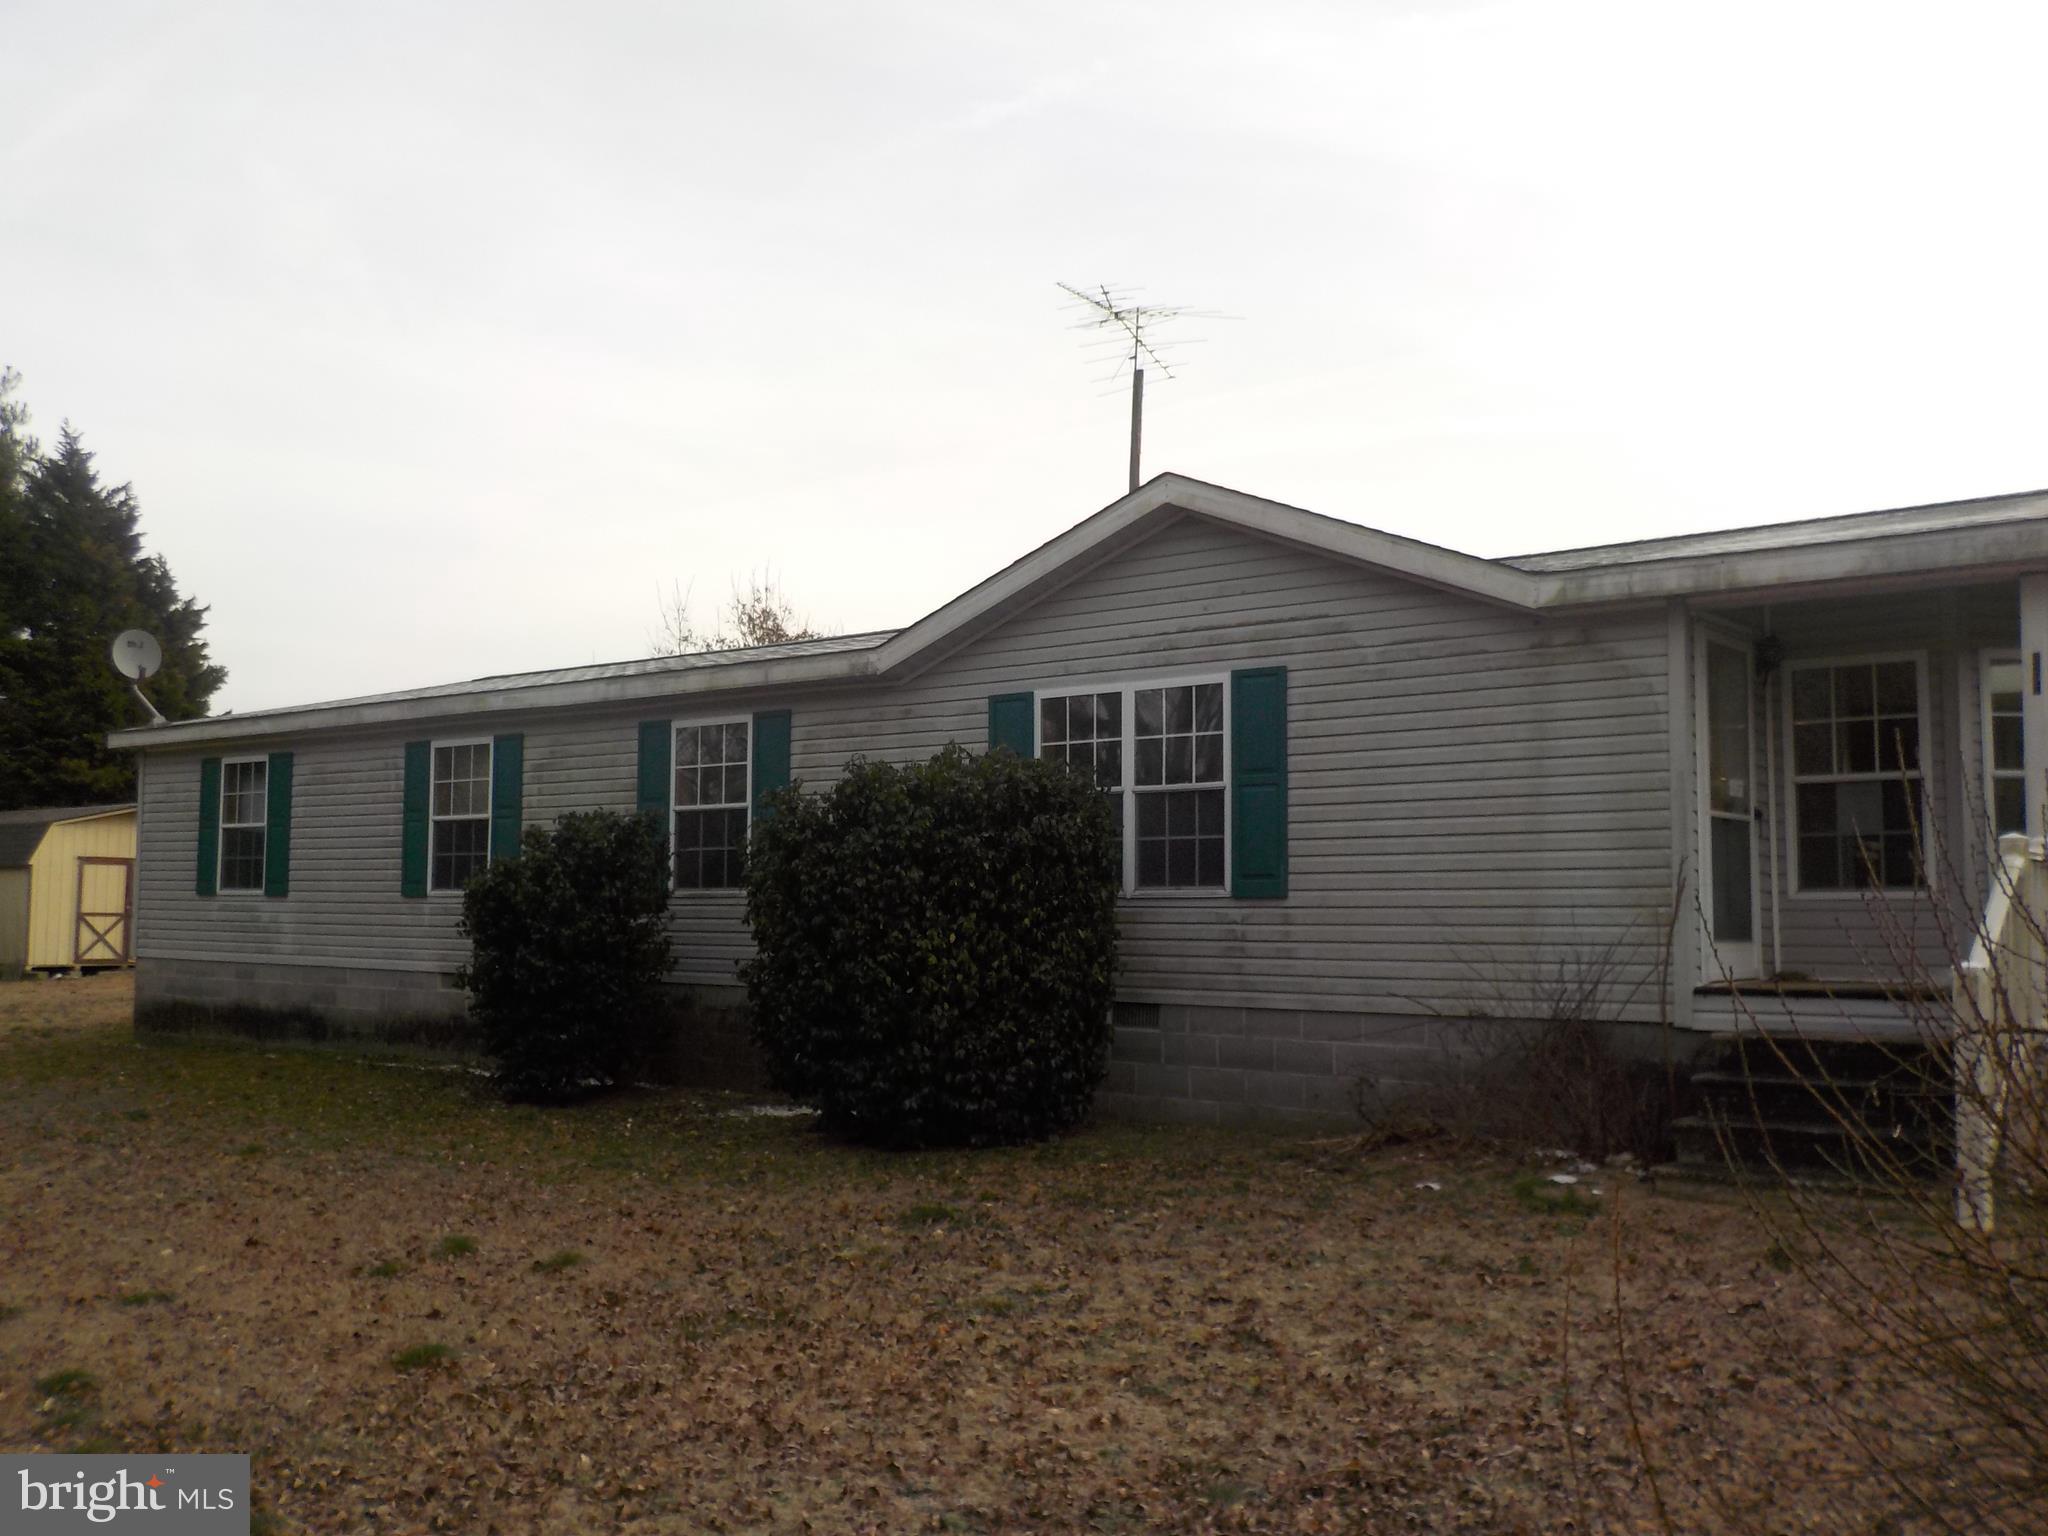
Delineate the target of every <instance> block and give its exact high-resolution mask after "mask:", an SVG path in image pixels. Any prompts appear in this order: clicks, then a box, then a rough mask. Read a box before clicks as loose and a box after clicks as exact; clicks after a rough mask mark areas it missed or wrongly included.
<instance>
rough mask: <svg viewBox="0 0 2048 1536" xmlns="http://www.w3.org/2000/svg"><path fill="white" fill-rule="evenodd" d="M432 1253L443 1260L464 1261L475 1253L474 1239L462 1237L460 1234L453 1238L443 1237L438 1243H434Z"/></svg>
mask: <svg viewBox="0 0 2048 1536" xmlns="http://www.w3.org/2000/svg"><path fill="white" fill-rule="evenodd" d="M434 1252H436V1253H438V1254H439V1255H440V1256H441V1257H442V1258H444V1259H466V1258H468V1257H469V1256H470V1255H471V1254H472V1253H475V1252H476V1239H475V1238H473V1237H464V1236H462V1235H461V1234H460V1233H456V1234H455V1235H453V1236H450V1237H444V1238H442V1239H441V1241H440V1242H438V1243H436V1244H435V1245H434Z"/></svg>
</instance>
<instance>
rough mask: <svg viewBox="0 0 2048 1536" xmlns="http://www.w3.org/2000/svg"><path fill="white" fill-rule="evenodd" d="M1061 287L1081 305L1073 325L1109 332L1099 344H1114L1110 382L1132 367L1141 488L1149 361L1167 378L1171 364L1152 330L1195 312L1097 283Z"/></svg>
mask: <svg viewBox="0 0 2048 1536" xmlns="http://www.w3.org/2000/svg"><path fill="white" fill-rule="evenodd" d="M1059 286H1060V288H1061V290H1062V291H1064V292H1065V293H1066V294H1067V295H1068V296H1069V297H1070V298H1072V299H1073V300H1074V301H1075V304H1076V305H1077V306H1078V307H1079V308H1080V309H1081V310H1082V312H1083V315H1084V318H1083V319H1082V320H1081V321H1080V322H1079V323H1078V324H1077V325H1076V326H1075V327H1074V329H1075V330H1077V331H1080V330H1087V331H1104V332H1107V333H1108V334H1107V335H1106V336H1105V337H1103V338H1102V340H1101V341H1099V342H1097V343H1095V345H1096V346H1098V347H1105V348H1106V347H1108V346H1114V347H1115V349H1116V354H1115V364H1114V366H1113V367H1112V368H1111V369H1110V371H1109V373H1108V375H1107V376H1106V382H1110V383H1114V382H1115V381H1116V380H1117V379H1118V378H1119V377H1120V376H1121V375H1122V373H1123V371H1124V369H1125V368H1126V367H1128V368H1129V369H1130V370H1131V486H1130V488H1131V489H1132V490H1134V491H1135V490H1136V489H1137V488H1138V460H1139V455H1140V450H1141V448H1142V446H1143V444H1144V439H1145V365H1146V364H1147V363H1148V362H1149V363H1150V364H1152V366H1153V367H1155V368H1157V369H1158V370H1159V371H1160V372H1161V373H1163V374H1165V375H1166V377H1168V378H1169V379H1170V378H1172V377H1173V376H1174V374H1173V369H1172V368H1170V367H1168V366H1167V362H1166V359H1165V358H1164V357H1163V356H1161V355H1160V350H1159V348H1158V347H1157V346H1156V345H1155V344H1154V341H1153V339H1152V337H1151V335H1150V333H1151V332H1153V331H1156V330H1157V328H1158V327H1160V326H1162V325H1164V324H1166V323H1167V322H1168V321H1170V320H1177V319H1179V318H1181V317H1182V316H1183V315H1191V314H1195V313H1197V311H1195V310H1191V309H1188V308H1187V307H1186V306H1184V305H1178V304H1141V303H1139V302H1138V301H1137V299H1136V298H1135V296H1133V295H1132V294H1131V293H1129V292H1126V291H1123V290H1120V289H1114V288H1110V287H1108V286H1106V285H1100V284H1098V285H1097V286H1096V287H1095V288H1093V289H1092V290H1091V289H1085V288H1077V287H1075V286H1074V285H1073V284H1072V283H1061V284H1060V285H1059Z"/></svg>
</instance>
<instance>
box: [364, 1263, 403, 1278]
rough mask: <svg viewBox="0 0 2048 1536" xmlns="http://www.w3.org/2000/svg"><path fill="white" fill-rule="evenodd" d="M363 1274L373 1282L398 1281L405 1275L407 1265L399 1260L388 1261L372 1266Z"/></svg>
mask: <svg viewBox="0 0 2048 1536" xmlns="http://www.w3.org/2000/svg"><path fill="white" fill-rule="evenodd" d="M363 1273H364V1274H366V1275H368V1276H369V1277H370V1278H371V1279H372V1280H396V1279H397V1278H398V1277H399V1276H400V1275H402V1274H404V1273H405V1265H403V1264H402V1263H400V1262H399V1261H398V1260H397V1259H386V1260H384V1262H383V1263H381V1264H372V1265H371V1266H370V1267H369V1268H368V1269H366V1270H364V1271H363Z"/></svg>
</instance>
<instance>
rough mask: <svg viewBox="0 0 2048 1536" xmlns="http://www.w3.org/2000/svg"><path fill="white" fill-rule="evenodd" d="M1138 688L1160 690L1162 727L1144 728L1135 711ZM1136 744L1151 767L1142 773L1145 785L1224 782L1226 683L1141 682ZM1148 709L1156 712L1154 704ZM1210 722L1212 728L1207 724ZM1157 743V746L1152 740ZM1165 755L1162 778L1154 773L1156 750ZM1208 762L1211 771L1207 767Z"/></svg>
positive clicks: (1160, 787) (1160, 756)
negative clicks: (1154, 684)
mask: <svg viewBox="0 0 2048 1536" xmlns="http://www.w3.org/2000/svg"><path fill="white" fill-rule="evenodd" d="M1138 693H1145V694H1153V693H1156V694H1158V695H1159V708H1158V711H1157V722H1156V723H1157V725H1158V727H1159V728H1158V730H1157V731H1156V732H1155V731H1146V730H1143V729H1141V728H1140V725H1139V719H1138V716H1137V715H1136V713H1135V702H1136V699H1135V696H1136V694H1138ZM1133 706H1134V712H1133V717H1132V725H1131V731H1132V736H1131V740H1132V745H1133V749H1134V751H1135V752H1136V754H1137V756H1138V758H1139V761H1140V762H1142V763H1145V764H1146V771H1145V772H1144V773H1141V774H1137V775H1136V778H1137V787H1138V788H1139V789H1140V790H1154V791H1157V790H1166V789H1186V788H1190V787H1192V786H1195V785H1202V786H1214V785H1220V784H1222V783H1223V782H1224V780H1225V778H1226V776H1227V772H1228V770H1227V768H1226V766H1225V764H1224V762H1223V685H1222V684H1221V683H1190V684H1183V685H1180V686H1178V687H1172V688H1141V689H1136V690H1134V691H1133ZM1147 713H1151V711H1150V710H1149V709H1148V711H1147ZM1205 727H1206V728H1205ZM1153 743H1157V746H1156V747H1154V746H1153V745H1152V744H1153ZM1154 751H1156V752H1157V754H1158V759H1159V779H1158V780H1157V781H1153V780H1152V778H1151V770H1150V764H1151V759H1152V755H1153V752H1154ZM1205 765H1206V768H1207V771H1204V769H1205Z"/></svg>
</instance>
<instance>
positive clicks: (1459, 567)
mask: <svg viewBox="0 0 2048 1536" xmlns="http://www.w3.org/2000/svg"><path fill="white" fill-rule="evenodd" d="M1190 516H1192V517H1202V518H1207V519H1210V520H1212V521H1215V522H1218V523H1222V524H1225V525H1226V526H1229V527H1232V528H1236V529H1239V530H1241V531H1243V532H1245V533H1249V534H1252V535H1255V536H1257V537H1261V538H1268V539H1274V540H1278V541H1280V542H1282V543H1286V544H1290V545H1294V546H1297V547H1300V548H1305V549H1310V550H1314V551H1316V552H1318V553H1320V554H1323V555H1326V556H1329V557H1330V558H1332V559H1336V560H1342V561H1348V562H1350V563H1352V564H1356V565H1360V566H1365V567H1370V568H1372V569H1375V570H1380V571H1385V572H1389V573H1391V574H1393V575H1397V576H1401V577H1404V578H1406V579H1408V580H1411V581H1415V582H1419V583H1422V584H1424V585H1427V586H1432V587H1437V588H1440V589H1443V590H1445V591H1451V592H1458V593H1462V594H1464V595H1466V596H1470V597H1474V598H1477V599H1480V600H1482V601H1486V602H1492V603H1498V604H1502V605H1504V606H1507V607H1511V608H1518V609H1522V610H1525V611H1528V612H1551V611H1559V610H1572V609H1583V608H1593V607H1599V606H1612V605H1619V604H1630V603H1634V604H1642V603H1653V602H1663V601H1666V600H1669V599H1672V598H1707V597H1712V598H1720V599H1726V598H1729V597H1731V596H1733V595H1736V594H1747V593H1757V592H1767V591H1771V590H1774V589H1782V588H1792V587H1808V586H1814V585H1824V584H1827V583H1830V582H1843V581H1851V580H1863V581H1868V580H1886V579H1899V578H1905V579H1910V578H1915V577H1921V576H1927V575H1932V574H1935V573H1942V572H1965V571H1967V572H1970V573H1972V574H1973V575H1975V576H1977V577H1979V578H1982V577H1985V576H1989V575H1996V574H2000V573H2004V572H2010V571H2014V570H2017V569H2019V568H2021V567H2028V566H2031V567H2035V568H2038V567H2041V566H2044V565H2048V492H2038V491H2037V492H2028V493H2025V494H2022V495H2016V496H1999V497H1988V498H1985V499H1983V500H1980V501H1970V502H1952V503H1944V504H1941V505H1937V506H1928V507H1908V508H1901V509H1897V510H1893V511H1889V512H1866V513H1858V514H1854V515H1851V516H1847V517H1831V518H1816V519H1810V520H1807V521H1804V522H1793V523H1778V524H1771V525H1768V526H1763V527H1756V528H1744V529H1732V530H1726V531H1723V532H1719V533H1706V534H1694V535H1687V536H1683V537H1678V538H1655V539H1644V540H1640V541H1636V542H1633V543H1623V544H1605V545H1596V546H1591V547H1588V548H1584V549H1573V550H1561V551H1556V552H1553V553H1550V554H1538V555H1518V556H1514V557H1511V558H1508V559H1503V560H1486V559H1481V558H1480V557H1479V556H1477V555H1468V554H1464V553H1462V552H1460V551H1458V550H1454V549H1445V548H1442V547H1440V546H1438V545H1435V544H1428V543H1424V542H1423V541H1422V540H1420V539H1410V538H1404V537H1402V536H1401V535H1399V534H1392V533H1386V532H1384V531H1382V530H1380V529H1377V528H1368V527H1365V526H1363V525H1361V524H1358V523H1349V522H1345V521H1343V520H1341V519H1339V518H1334V517H1326V516H1323V515H1322V514H1320V513H1316V512H1309V511H1306V510H1304V509H1302V508H1300V507H1291V506H1288V505H1286V504H1285V503H1283V502H1277V501H1270V500H1267V499H1265V498H1263V497H1258V496H1250V495H1247V494H1245V493H1244V492H1242V491H1233V490H1231V489H1229V488H1228V487H1226V486H1220V485H1211V484H1209V483H1207V482H1206V481H1201V480H1194V479H1190V478H1188V477H1187V476H1185V475H1175V474H1162V475H1158V476H1156V477H1154V478H1153V479H1151V480H1149V481H1147V482H1146V483H1145V484H1144V485H1141V486H1139V487H1138V489H1136V490H1135V491H1132V492H1131V493H1130V494H1129V495H1127V496H1123V497H1120V498H1119V499H1118V500H1116V501H1113V502H1111V503H1110V504H1109V505H1108V506H1106V507H1104V508H1102V510H1100V511H1099V512H1096V513H1095V514H1094V515H1093V516H1091V517H1088V518H1085V519H1083V520H1082V521H1081V522H1079V523H1077V524H1075V525H1074V526H1073V527H1072V528H1069V529H1068V530H1067V531H1066V532H1064V533H1062V534H1060V535H1058V536H1057V537H1055V538H1053V539H1050V540H1048V541H1047V542H1045V543H1044V544H1041V545H1040V546H1039V547H1038V548H1037V549H1034V550H1032V551H1031V552H1030V553H1029V554H1027V555H1025V556H1023V557H1022V558H1020V559H1018V560H1015V561H1013V562H1012V563H1011V564H1009V565H1008V566H1005V567H1004V568H1003V569H1002V570H1000V571H998V572H996V573H995V574H994V575H993V576H990V577H989V578H988V579H987V580H985V581H982V582H980V583H978V584H977V585H975V586H973V587H971V588H969V589H968V590H967V591H966V592H963V593H962V594H961V595H960V596H958V597H956V598H954V599H953V600H952V601H951V602H949V603H946V604H944V605H943V606H941V607H939V608H937V609H935V610H933V611H932V612H931V613H929V614H927V615H925V617H924V618H922V619H919V620H918V621H917V622H916V623H915V624H912V625H911V626H910V627H909V628H907V629H901V630H874V631H870V632H867V633H864V634H858V635H841V636H835V637H833V638H831V639H827V640H812V641H797V642H794V643H791V644H787V645H769V646H755V647H750V648H746V649H741V650H731V651H710V652H700V653H697V654H695V655H689V656H661V657H654V658H651V659H644V660H638V661H626V662H615V663H610V664H607V665H603V666H589V667H565V668H560V669H557V670H553V671H545V672H524V673H512V674H506V675H503V676H496V677H481V678H475V679H472V680H471V681H469V682H465V683H449V684H442V685H439V686H435V687H428V688H416V689H409V690H405V691H402V692H397V693H382V694H373V695H369V696H366V697H362V698H354V699H340V700H335V701H332V702H329V703H324V704H308V705H294V706H290V707H287V708H280V709H268V710H255V711H250V712H248V713H244V714H237V715H222V716H216V717H209V718H205V719H199V720H184V721H179V722H176V723H174V724H171V725H151V726H138V727H134V728H131V729H128V730H121V731H115V732H113V733H112V734H111V735H110V736H109V737H108V743H109V745H111V746H114V747H117V748H131V747H145V748H146V747H157V746H170V745H173V744H189V743H195V742H202V741H225V740H233V739H237V738H249V737H255V736H265V735H270V736H275V735H281V734H284V733H285V732H287V731H302V730H312V729H318V730H328V729H340V728H344V727H359V726H370V725H378V724H395V723H398V722H401V721H408V720H422V719H452V718H461V717H465V716H472V715H481V714H491V713H498V712H502V711H505V710H511V709H534V708H555V707H575V706H588V705H602V704H617V703H625V702H629V701H633V700H651V699H672V698H675V697H678V696H682V695H688V694H695V693H713V692H719V693H726V692H740V691H745V690H760V689H768V688H784V687H792V686H830V685H835V684H845V683H853V682H860V681H864V680H873V679H881V678H899V677H909V676H914V675H915V674H916V673H917V672H918V671H920V670H922V669H923V668H925V667H927V666H930V665H931V664H932V663H933V662H935V661H936V660H938V659H939V658H940V657H942V656H944V655H945V654H946V653H947V652H948V651H950V650H952V649H953V648H955V647H957V646H959V645H961V644H964V643H966V642H967V641H968V640H970V639H972V638H973V637H974V636H976V635H978V634H981V633H983V632H985V631H986V630H988V629H991V628H993V627H994V626H996V625H998V624H1000V623H1002V622H1003V621H1004V620H1005V619H1008V618H1010V617H1011V616H1013V615H1014V614H1016V613H1017V612H1019V611H1021V610H1022V609H1024V608H1026V607H1028V606H1030V605H1031V604H1032V603H1034V602H1036V601H1037V600H1038V599H1039V598H1041V597H1043V596H1044V595H1045V594H1046V593H1047V592H1049V591H1051V590H1052V589H1053V588H1055V587H1057V586H1059V585H1060V584H1062V583H1063V582H1065V581H1067V580H1069V579H1071V578H1072V577H1073V576H1074V575H1076V574H1077V573H1078V572H1080V571H1081V570H1084V569H1086V568H1088V567H1089V566H1091V565H1093V564H1094V563H1096V562H1098V561H1100V560H1103V559H1107V558H1109V557H1110V556H1111V555H1113V554H1115V553H1116V552H1117V551H1119V550H1120V549H1123V548H1125V547H1127V546H1129V545H1131V544H1134V543H1136V542H1137V541H1138V540H1140V539H1142V538H1145V537H1147V536H1149V535H1150V534H1152V533H1154V532H1156V531H1157V530H1158V529H1159V528H1161V527H1163V526H1165V525H1166V524H1167V523H1169V522H1171V521H1174V520H1176V519H1179V518H1183V517H1190Z"/></svg>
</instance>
